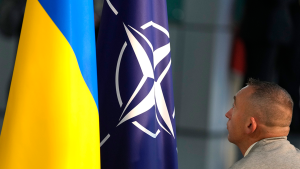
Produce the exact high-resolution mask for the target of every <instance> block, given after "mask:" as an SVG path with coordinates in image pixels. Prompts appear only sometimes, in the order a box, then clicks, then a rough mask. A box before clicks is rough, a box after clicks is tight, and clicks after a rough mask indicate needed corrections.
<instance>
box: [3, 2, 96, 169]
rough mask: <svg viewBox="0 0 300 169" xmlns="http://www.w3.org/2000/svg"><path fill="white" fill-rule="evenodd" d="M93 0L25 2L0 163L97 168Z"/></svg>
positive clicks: (21, 168) (16, 168)
mask: <svg viewBox="0 0 300 169" xmlns="http://www.w3.org/2000/svg"><path fill="white" fill-rule="evenodd" d="M93 27H94V25H93V2H92V0H76V1H73V0H72V1H71V0H51V1H50V0H48V1H46V0H40V1H38V0H27V5H26V10H25V16H24V20H23V26H22V32H21V37H20V42H19V46H18V52H17V57H16V62H15V67H14V73H13V78H12V83H11V88H10V93H9V99H8V103H7V108H6V113H5V118H4V123H3V128H2V132H1V137H0V168H5V169H41V168H43V169H87V168H88V169H94V168H95V169H96V168H97V169H98V168H100V149H99V147H100V140H99V116H98V108H97V103H98V97H97V80H96V58H95V57H96V56H95V39H94V38H95V37H94V29H93Z"/></svg>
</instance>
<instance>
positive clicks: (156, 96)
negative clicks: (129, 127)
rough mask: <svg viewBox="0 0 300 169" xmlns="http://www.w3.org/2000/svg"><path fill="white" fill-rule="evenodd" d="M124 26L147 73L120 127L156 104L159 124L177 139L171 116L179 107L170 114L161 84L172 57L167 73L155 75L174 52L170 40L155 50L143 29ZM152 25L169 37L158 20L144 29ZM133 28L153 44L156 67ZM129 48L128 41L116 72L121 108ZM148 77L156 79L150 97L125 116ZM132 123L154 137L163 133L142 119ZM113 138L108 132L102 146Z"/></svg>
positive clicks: (128, 103) (122, 115)
mask: <svg viewBox="0 0 300 169" xmlns="http://www.w3.org/2000/svg"><path fill="white" fill-rule="evenodd" d="M123 26H124V29H125V31H126V34H127V37H128V39H129V42H130V44H131V46H132V48H133V51H134V54H135V56H136V58H137V61H138V63H139V66H140V68H141V70H142V74H143V76H142V78H141V80H140V82H139V84H138V86H137V87H136V88H135V90H134V92H133V93H132V95H131V97H130V99H129V100H128V102H127V103H126V106H125V107H124V109H123V111H122V113H121V115H120V118H119V123H118V124H117V126H116V127H118V126H120V125H122V124H123V123H125V122H126V121H128V120H130V119H132V118H134V117H137V116H139V115H141V114H143V113H145V112H147V111H148V110H149V109H151V108H152V107H153V106H155V117H156V121H157V122H158V124H159V126H160V127H161V128H162V129H163V130H164V131H165V132H167V133H168V134H170V135H172V136H173V138H174V139H175V133H174V129H173V126H172V122H171V118H173V119H174V118H175V108H174V112H173V114H172V117H170V115H169V110H168V108H167V104H166V101H165V98H164V95H163V90H162V87H161V82H162V80H163V79H164V78H165V76H166V74H167V73H168V71H169V69H170V68H171V58H170V61H169V63H168V65H167V66H166V67H165V68H164V69H163V72H162V73H161V74H160V75H159V77H155V73H154V72H155V70H156V66H157V65H158V64H159V63H160V62H161V61H162V60H163V59H164V58H165V57H167V56H168V54H169V53H170V51H171V49H170V43H168V44H166V45H164V46H161V47H159V48H158V49H156V50H154V51H153V45H152V44H151V42H150V41H149V40H148V39H147V38H146V36H144V35H143V34H142V33H141V32H139V31H138V30H136V29H135V28H133V27H131V26H130V25H128V26H126V25H125V24H124V23H123ZM151 26H152V27H153V28H155V29H157V30H159V31H161V32H163V34H164V35H165V36H167V37H168V38H169V32H168V31H167V29H165V28H164V27H162V26H160V25H158V24H156V23H154V22H153V21H150V22H148V23H146V24H144V25H142V26H141V29H143V30H145V29H147V28H149V27H151ZM132 31H134V32H136V33H137V34H138V35H139V36H141V38H143V39H144V40H145V41H146V42H147V44H148V45H149V47H150V48H151V50H152V53H153V66H152V64H151V61H150V59H149V57H148V54H147V53H146V51H145V49H144V48H143V46H142V45H141V44H140V43H139V41H138V40H137V39H136V38H135V37H134V35H133V34H132ZM126 47H127V42H126V41H125V42H124V44H123V46H122V48H121V50H120V53H119V58H118V61H117V65H116V73H115V89H116V95H117V99H118V102H119V105H120V107H122V106H123V101H122V99H121V93H122V91H120V88H119V69H120V65H121V60H122V56H123V53H124V50H125V49H126ZM148 78H150V79H153V81H154V83H153V85H152V87H151V90H150V91H149V93H148V94H147V95H146V97H145V98H143V99H142V101H141V102H140V103H139V104H137V105H136V106H135V107H134V108H133V109H132V110H131V111H129V113H127V114H126V115H125V114H124V112H125V111H126V110H127V108H128V106H129V105H130V103H131V102H132V101H133V99H134V98H135V97H136V96H137V95H138V93H139V91H140V90H141V88H142V87H143V86H144V85H145V82H146V80H147V79H148ZM155 79H156V80H155ZM124 105H125V104H124ZM157 110H158V111H157ZM158 113H159V114H160V116H161V117H162V120H163V121H164V123H165V124H166V127H164V126H163V125H162V123H161V122H160V120H159V118H158V116H157V114H158ZM132 124H133V125H134V126H136V127H137V128H138V129H140V130H141V131H142V132H144V133H145V134H147V135H149V136H151V137H153V138H156V137H157V136H158V135H159V133H160V132H161V131H160V130H159V129H157V131H149V130H148V129H147V128H145V127H144V126H143V125H141V124H140V123H139V122H138V121H134V122H132ZM109 137H110V135H109V134H108V135H107V136H106V137H105V138H104V139H103V140H102V141H101V144H100V145H101V146H102V145H103V144H104V143H105V142H106V140H107V139H108V138H109Z"/></svg>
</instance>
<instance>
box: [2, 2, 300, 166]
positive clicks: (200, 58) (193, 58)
mask: <svg viewBox="0 0 300 169" xmlns="http://www.w3.org/2000/svg"><path fill="white" fill-rule="evenodd" d="M289 1H292V0H289ZM25 2H26V0H0V30H1V31H0V126H1V125H2V121H3V118H4V114H5V107H6V102H7V97H8V91H9V86H10V80H11V76H12V72H13V66H14V60H15V55H16V51H17V44H18V39H19V33H20V29H21V26H20V24H21V21H22V17H23V12H24V9H25ZM167 2H168V16H169V30H170V38H171V53H172V63H173V85H174V95H175V98H174V99H175V107H176V125H177V143H178V154H179V168H180V169H223V168H224V169H225V168H229V167H230V166H231V165H232V164H233V163H234V162H236V161H237V160H239V159H240V158H242V155H241V153H240V152H239V150H238V149H237V147H236V146H235V145H233V144H231V143H229V142H228V140H227V129H226V123H227V119H226V118H225V113H226V112H227V111H228V110H229V109H230V107H231V104H232V102H233V99H232V97H233V95H234V94H235V93H236V92H237V91H238V90H239V89H240V88H241V87H242V86H243V85H244V78H247V77H248V74H247V71H248V69H249V67H251V66H248V69H247V64H246V61H247V52H249V47H248V46H247V44H245V41H246V40H245V39H247V38H245V36H243V35H247V31H248V32H249V31H250V30H247V29H246V30H245V29H243V26H242V25H244V24H243V23H244V22H245V13H246V12H245V11H246V10H245V9H247V8H246V6H251V4H250V5H249V4H247V1H246V0H167ZM252 2H255V3H258V4H257V5H259V2H258V1H257V0H252ZM261 2H262V1H261ZM274 2H275V0H274V1H268V0H265V4H266V5H272V4H273V5H274ZM277 2H278V3H279V2H280V0H276V3H277ZM286 2H287V1H286ZM296 2H298V1H296ZM94 4H95V5H94V6H95V25H96V28H95V30H96V33H97V30H98V25H99V23H100V22H101V21H100V18H101V11H102V4H103V0H95V1H94ZM297 5H298V7H299V3H298V4H296V5H295V6H297ZM286 6H288V5H286ZM295 6H294V8H296V9H295V10H296V11H297V10H298V8H297V7H295ZM274 8H276V6H275V7H274ZM287 8H288V7H287ZM253 9H254V11H255V8H252V9H248V12H249V11H252V12H254V11H253ZM278 10H279V11H282V10H283V8H279V9H278ZM298 11H299V10H298ZM275 13H276V16H277V17H279V18H282V16H285V14H287V13H285V12H275ZM296 13H297V12H296ZM248 15H249V16H250V20H251V22H252V23H250V24H254V25H256V24H257V23H256V21H257V22H258V21H259V17H260V16H254V17H251V16H253V15H251V12H250V14H248ZM262 15H263V14H262ZM249 16H248V20H249ZM20 18H21V19H20ZM271 20H272V19H271ZM273 20H274V19H273ZM276 21H277V20H276V17H275V21H274V22H276ZM288 22H289V20H288ZM246 23H248V22H246ZM279 23H280V22H279ZM289 23H290V25H292V26H291V27H293V26H295V25H296V24H295V23H294V22H292V21H290V22H289ZM246 25H247V24H246ZM275 27H276V26H275ZM241 30H243V31H244V32H243V31H241ZM259 30H260V29H259ZM292 30H293V29H292V28H291V31H292ZM276 31H277V30H276ZM276 31H275V32H274V36H275V37H276V35H277V34H278V33H279V34H280V32H282V31H284V29H283V30H282V29H281V28H280V29H279V30H278V31H277V32H276ZM241 32H243V33H241ZM276 33H277V34H276ZM249 35H251V34H250V33H249ZM255 35H257V36H258V35H260V34H259V33H258V32H254V33H253V36H255ZM295 41H296V40H295ZM271 42H274V40H271ZM263 44H267V42H264V43H263ZM272 44H273V43H272ZM273 47H274V48H275V49H278V46H276V45H275V46H273ZM247 49H248V50H247ZM251 49H252V48H251ZM258 51H259V50H258ZM295 53H296V54H294V55H295V57H296V58H297V57H298V54H297V52H295ZM248 55H249V54H248ZM290 55H292V54H290ZM259 58H263V56H260V57H259ZM271 60H276V57H275V56H274V58H272V59H271ZM259 62H260V61H259V60H257V61H256V62H255V63H259ZM299 63H300V62H299ZM268 69H269V68H268ZM261 71H262V72H265V70H261ZM274 72H276V71H275V68H274V71H273V73H272V74H275V73H274ZM296 72H297V71H296ZM253 76H256V78H260V79H262V80H265V79H263V78H261V76H260V75H253ZM267 77H269V75H267ZM296 77H297V76H295V77H291V78H296ZM278 79H279V77H278V76H275V75H274V76H273V75H272V79H266V80H269V81H275V82H278ZM298 80H300V78H299V79H298ZM293 84H294V83H293ZM295 85H296V87H297V90H296V93H295V92H294V93H295V94H294V95H295V97H299V84H296V83H295ZM297 85H298V86H297ZM295 106H298V107H299V103H295ZM293 120H294V119H293ZM298 130H299V128H297V127H295V129H294V131H293V133H292V137H289V139H290V140H292V142H293V143H294V144H296V145H299V143H300V141H299V137H298V134H297V131H298Z"/></svg>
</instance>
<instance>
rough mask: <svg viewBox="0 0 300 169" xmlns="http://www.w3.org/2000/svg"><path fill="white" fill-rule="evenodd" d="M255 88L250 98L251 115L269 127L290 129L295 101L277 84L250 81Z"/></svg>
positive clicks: (250, 85) (249, 83)
mask: <svg viewBox="0 0 300 169" xmlns="http://www.w3.org/2000/svg"><path fill="white" fill-rule="evenodd" d="M247 85H248V86H249V87H251V88H253V89H254V90H253V92H252V94H251V96H250V100H249V101H250V103H251V107H252V108H251V109H250V110H249V111H250V112H249V113H250V114H251V115H254V116H256V117H257V118H258V120H259V121H260V122H261V123H262V124H264V125H265V126H268V127H288V126H290V124H291V121H292V113H293V104H294V103H293V100H292V98H291V96H290V95H289V93H288V92H287V91H286V90H285V89H283V88H281V87H280V86H278V85H277V84H275V83H271V82H263V81H259V80H255V79H249V81H248V83H247Z"/></svg>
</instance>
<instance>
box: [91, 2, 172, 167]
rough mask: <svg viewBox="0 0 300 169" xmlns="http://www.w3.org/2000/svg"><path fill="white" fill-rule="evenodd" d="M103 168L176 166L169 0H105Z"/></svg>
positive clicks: (100, 58) (100, 44) (100, 55)
mask: <svg viewBox="0 0 300 169" xmlns="http://www.w3.org/2000/svg"><path fill="white" fill-rule="evenodd" d="M96 49H97V50H96V51H97V64H98V66H97V67H98V84H99V90H98V91H99V114H100V132H101V136H100V140H101V149H100V150H101V165H102V169H123V168H124V169H127V168H128V169H129V168H130V169H141V168H143V169H177V168H178V162H177V145H176V125H175V107H174V100H173V87H172V71H171V70H172V68H171V55H170V35H169V31H168V19H167V6H166V1H165V0H143V1H136V0H106V1H105V2H104V6H103V13H102V18H101V24H100V29H99V35H98V41H97V48H96Z"/></svg>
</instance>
